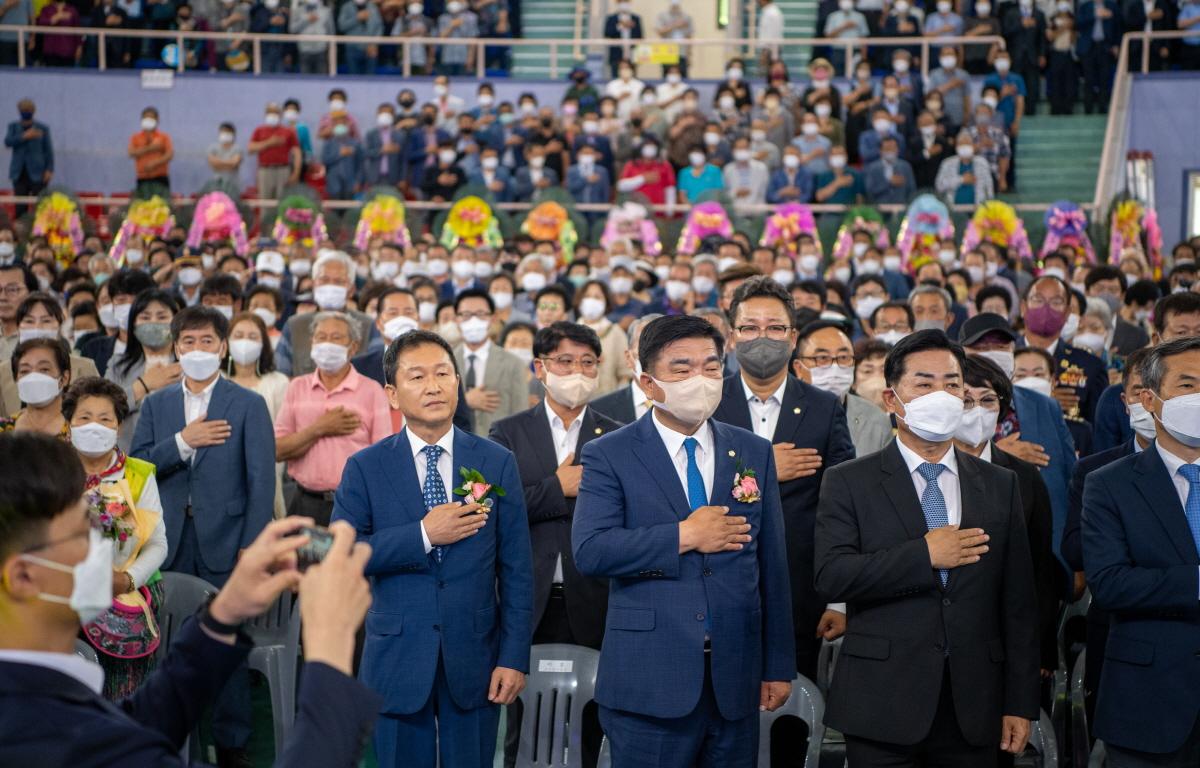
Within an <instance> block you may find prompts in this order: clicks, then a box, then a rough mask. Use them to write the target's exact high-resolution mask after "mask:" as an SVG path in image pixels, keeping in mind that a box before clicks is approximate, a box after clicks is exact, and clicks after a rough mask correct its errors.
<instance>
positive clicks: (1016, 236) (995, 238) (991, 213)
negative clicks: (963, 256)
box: [962, 200, 1033, 262]
mask: <svg viewBox="0 0 1200 768" xmlns="http://www.w3.org/2000/svg"><path fill="white" fill-rule="evenodd" d="M983 242H988V243H995V244H996V245H998V246H1000V247H1002V248H1007V249H1008V252H1009V255H1011V256H1014V257H1016V258H1018V259H1020V260H1021V261H1023V262H1028V261H1029V260H1030V259H1032V258H1033V247H1032V246H1030V244H1029V235H1028V234H1026V232H1025V222H1023V221H1021V217H1020V216H1018V215H1017V212H1016V211H1015V210H1013V207H1012V206H1011V205H1009V204H1008V203H1002V202H1000V201H999V200H989V201H988V202H986V203H984V204H983V205H981V206H979V207H978V208H976V209H975V214H974V215H973V216H972V217H971V221H970V222H968V223H967V230H966V231H965V232H964V233H963V241H962V253H966V252H967V251H972V250H974V249H975V248H977V247H978V246H979V244H980V243H983Z"/></svg>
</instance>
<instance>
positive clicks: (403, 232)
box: [354, 193, 412, 251]
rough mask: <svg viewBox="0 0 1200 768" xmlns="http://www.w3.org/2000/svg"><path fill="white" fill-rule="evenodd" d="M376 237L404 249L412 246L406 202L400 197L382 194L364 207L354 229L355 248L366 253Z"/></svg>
mask: <svg viewBox="0 0 1200 768" xmlns="http://www.w3.org/2000/svg"><path fill="white" fill-rule="evenodd" d="M376 237H381V238H383V241H384V242H386V243H395V244H397V245H399V246H401V247H404V248H408V247H409V246H411V245H412V237H411V236H410V235H409V234H408V225H407V224H406V223H405V210H404V202H403V201H402V200H401V199H400V198H399V197H397V196H395V195H390V194H383V193H381V194H378V195H375V197H373V198H371V199H370V200H369V201H368V202H367V204H366V205H364V206H363V208H362V212H361V213H360V214H359V217H358V224H357V225H356V226H355V227H354V247H355V248H357V249H358V250H360V251H365V250H367V247H368V246H369V245H370V244H371V241H372V240H373V239H375V238H376Z"/></svg>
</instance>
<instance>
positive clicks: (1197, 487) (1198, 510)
mask: <svg viewBox="0 0 1200 768" xmlns="http://www.w3.org/2000/svg"><path fill="white" fill-rule="evenodd" d="M1179 474H1181V475H1183V476H1184V477H1185V478H1187V481H1188V486H1189V487H1188V497H1187V504H1185V505H1184V508H1183V513H1184V514H1185V515H1187V521H1188V528H1191V529H1192V540H1193V541H1195V542H1196V551H1197V552H1200V466H1198V465H1196V464H1184V465H1183V466H1182V467H1180V468H1179Z"/></svg>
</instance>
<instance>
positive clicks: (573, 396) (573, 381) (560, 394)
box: [531, 299, 600, 408]
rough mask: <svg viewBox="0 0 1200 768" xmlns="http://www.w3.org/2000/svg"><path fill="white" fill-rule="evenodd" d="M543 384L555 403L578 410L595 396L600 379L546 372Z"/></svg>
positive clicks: (597, 377)
mask: <svg viewBox="0 0 1200 768" xmlns="http://www.w3.org/2000/svg"><path fill="white" fill-rule="evenodd" d="M584 301H587V299H584ZM531 352H532V350H531ZM545 383H546V393H547V394H549V395H550V397H552V398H553V399H554V401H555V402H556V403H560V404H562V405H565V406H566V407H568V408H578V407H579V406H581V405H583V404H584V403H586V402H587V401H589V400H591V399H592V395H593V394H595V392H596V387H597V386H598V385H599V383H600V377H599V376H595V377H588V376H585V375H583V374H582V373H571V374H568V375H566V376H559V375H558V374H557V373H554V372H552V371H549V370H547V371H546V382H545Z"/></svg>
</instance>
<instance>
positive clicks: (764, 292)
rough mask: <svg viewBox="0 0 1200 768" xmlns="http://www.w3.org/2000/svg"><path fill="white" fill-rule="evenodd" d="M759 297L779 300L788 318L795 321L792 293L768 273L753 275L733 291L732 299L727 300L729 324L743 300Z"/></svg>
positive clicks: (794, 304)
mask: <svg viewBox="0 0 1200 768" xmlns="http://www.w3.org/2000/svg"><path fill="white" fill-rule="evenodd" d="M760 298H761V299H775V300H777V301H779V302H780V303H781V304H783V308H784V309H786V310H787V316H788V318H789V320H792V321H793V322H794V321H795V315H796V302H794V301H792V294H791V293H790V292H789V291H788V289H787V288H784V287H783V286H782V285H780V284H779V283H777V282H776V281H775V279H774V278H772V277H770V276H768V275H755V276H754V277H751V278H749V279H747V280H746V282H744V283H742V284H741V285H739V286H738V287H737V290H736V291H734V292H733V299H732V300H731V301H730V302H729V324H730V326H732V325H733V323H734V321H735V319H736V318H737V313H738V309H740V308H741V306H742V304H743V303H744V302H747V301H749V300H750V299H760Z"/></svg>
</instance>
